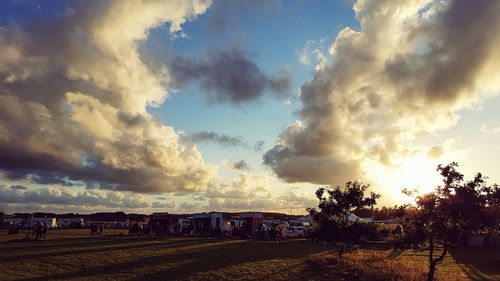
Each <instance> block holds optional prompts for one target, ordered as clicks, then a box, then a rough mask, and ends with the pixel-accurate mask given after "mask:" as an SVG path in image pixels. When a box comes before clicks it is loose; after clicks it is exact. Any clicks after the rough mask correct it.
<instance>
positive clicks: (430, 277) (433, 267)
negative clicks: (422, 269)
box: [427, 235, 448, 281]
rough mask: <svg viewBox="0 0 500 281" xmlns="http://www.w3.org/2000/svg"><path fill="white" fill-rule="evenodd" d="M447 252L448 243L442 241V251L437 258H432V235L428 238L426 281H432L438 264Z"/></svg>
mask: <svg viewBox="0 0 500 281" xmlns="http://www.w3.org/2000/svg"><path fill="white" fill-rule="evenodd" d="M447 252H448V241H447V240H444V241H443V251H442V252H441V254H440V255H439V257H437V258H434V235H430V237H429V271H428V272H427V281H434V274H435V273H436V267H437V265H438V264H440V263H441V262H443V260H444V257H445V256H446V253H447Z"/></svg>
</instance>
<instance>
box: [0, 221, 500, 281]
mask: <svg viewBox="0 0 500 281" xmlns="http://www.w3.org/2000/svg"><path fill="white" fill-rule="evenodd" d="M120 233H122V232H119V231H108V232H107V233H105V234H108V235H110V236H102V237H90V235H89V232H88V231H87V230H64V231H60V230H57V231H51V232H50V233H49V237H48V238H47V239H46V240H41V241H23V240H22V238H24V237H25V234H22V233H21V234H20V235H18V236H12V235H6V234H5V232H4V231H3V232H0V280H374V279H367V278H366V277H363V276H362V275H359V274H357V273H356V272H355V271H366V272H368V273H369V274H372V273H373V272H379V271H387V270H389V269H390V270H394V271H399V272H404V271H411V272H417V273H415V274H416V275H415V274H413V275H412V276H414V275H415V276H418V272H419V271H422V270H423V271H425V253H414V252H405V253H403V255H402V256H400V257H399V258H397V259H387V257H386V256H387V252H386V251H385V250H381V249H379V250H373V249H372V250H368V249H363V250H359V251H357V252H356V253H353V254H349V255H347V256H346V258H345V259H343V260H342V261H338V260H335V259H328V257H330V256H333V255H332V254H331V253H330V252H329V248H328V247H327V246H325V245H317V244H315V243H311V242H308V241H303V240H295V241H287V242H279V243H274V242H265V241H253V240H210V239H195V238H158V237H128V236H119V235H120ZM122 234H123V233H122ZM114 235H117V236H114ZM485 251H486V252H485ZM452 255H453V257H450V256H448V257H447V259H446V262H445V263H444V264H443V265H442V266H441V267H440V268H439V270H438V277H439V278H438V280H468V279H469V277H468V276H470V277H472V278H473V279H475V280H500V269H499V268H498V266H497V265H499V264H500V253H499V251H498V250H481V249H456V250H454V252H452ZM479 257H481V258H479ZM485 259H486V262H485ZM332 261H333V262H332ZM479 261H482V262H479ZM353 270H354V271H353ZM370 270H371V272H372V273H370ZM464 272H467V273H468V275H465V274H464ZM370 276H372V275H370ZM373 276H376V275H373ZM398 276H399V275H398ZM404 276H410V275H404ZM342 278H344V279H342ZM457 278H458V279H457ZM487 278H489V279H487ZM375 280H376V279H375ZM378 280H383V279H378ZM396 280H397V279H396Z"/></svg>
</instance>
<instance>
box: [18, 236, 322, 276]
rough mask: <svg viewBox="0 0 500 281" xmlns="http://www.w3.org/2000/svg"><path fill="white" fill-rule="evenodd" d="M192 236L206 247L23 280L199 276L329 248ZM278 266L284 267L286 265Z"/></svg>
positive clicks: (197, 243) (310, 272)
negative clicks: (112, 276)
mask: <svg viewBox="0 0 500 281" xmlns="http://www.w3.org/2000/svg"><path fill="white" fill-rule="evenodd" d="M189 240H190V241H189V243H191V244H192V245H193V246H197V245H200V246H202V247H200V248H192V249H191V250H184V251H177V252H172V253H168V254H164V253H163V254H158V255H153V256H147V257H141V258H139V259H135V260H133V261H127V262H121V263H115V264H106V265H103V266H99V267H92V268H88V269H86V270H79V271H73V272H65V273H60V274H52V275H46V276H43V277H42V276H39V277H36V278H26V279H21V280H25V281H28V280H30V281H31V280H40V278H43V279H57V280H60V279H69V278H77V277H84V278H90V279H96V280H97V279H100V278H101V277H102V276H104V275H106V274H113V275H116V274H119V275H120V276H123V275H126V276H127V278H126V279H127V280H171V279H176V280H179V279H185V278H188V277H192V276H195V275H196V274H198V273H204V272H209V271H214V270H218V269H222V268H226V267H231V266H236V265H242V264H246V263H255V262H261V261H266V260H276V259H281V260H283V261H285V260H287V259H306V258H307V257H308V256H309V255H311V254H315V253H320V252H323V251H325V250H326V248H325V247H324V246H321V245H314V244H312V243H307V242H305V241H291V242H283V243H267V242H255V241H238V240H230V241H223V240H206V239H199V240H197V241H193V240H192V239H189ZM179 243H181V244H182V243H188V241H182V240H181V241H179ZM285 265H286V264H285ZM285 268H286V266H285ZM151 269H154V272H151V271H149V272H148V270H151ZM137 270H138V271H137ZM141 270H142V271H141ZM274 270H283V268H281V269H274ZM285 270H286V269H285ZM143 271H145V272H146V273H144V272H143ZM313 273H314V270H313V269H309V268H307V266H306V268H305V271H304V272H303V273H302V274H303V275H300V276H294V279H298V280H301V279H303V277H304V276H309V275H310V274H313ZM306 279H307V278H306Z"/></svg>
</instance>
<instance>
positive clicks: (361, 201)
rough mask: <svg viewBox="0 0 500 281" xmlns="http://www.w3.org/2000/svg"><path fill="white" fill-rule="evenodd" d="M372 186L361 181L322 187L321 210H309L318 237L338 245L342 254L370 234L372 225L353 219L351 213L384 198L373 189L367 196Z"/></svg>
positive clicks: (318, 194)
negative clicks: (342, 186)
mask: <svg viewBox="0 0 500 281" xmlns="http://www.w3.org/2000/svg"><path fill="white" fill-rule="evenodd" d="M368 187H369V185H364V184H362V183H360V182H358V181H354V182H347V183H346V184H345V187H344V188H340V187H339V186H337V187H320V188H319V189H318V190H317V191H316V197H317V198H318V200H319V204H318V209H319V210H317V209H316V208H311V209H308V211H309V213H310V214H311V215H312V216H313V218H314V222H315V227H314V230H313V236H314V238H315V239H317V240H321V241H325V242H329V243H331V244H332V245H334V249H335V250H336V251H337V253H338V255H339V256H342V254H343V253H344V252H345V251H347V250H348V249H351V248H352V247H353V246H354V245H356V244H359V243H360V242H361V241H362V238H363V237H364V236H366V235H368V233H367V232H368V231H369V227H370V226H368V225H366V224H360V223H357V222H349V216H351V214H352V213H353V212H354V211H355V210H359V209H361V208H363V207H368V206H373V205H374V204H375V203H376V201H377V199H378V198H379V197H380V195H378V194H375V193H373V192H371V193H370V195H369V196H368V197H365V192H366V190H367V189H368Z"/></svg>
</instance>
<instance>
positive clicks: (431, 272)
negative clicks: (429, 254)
mask: <svg viewBox="0 0 500 281" xmlns="http://www.w3.org/2000/svg"><path fill="white" fill-rule="evenodd" d="M435 272H436V264H435V263H434V262H431V263H430V264H429V272H427V281H434V273H435Z"/></svg>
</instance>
